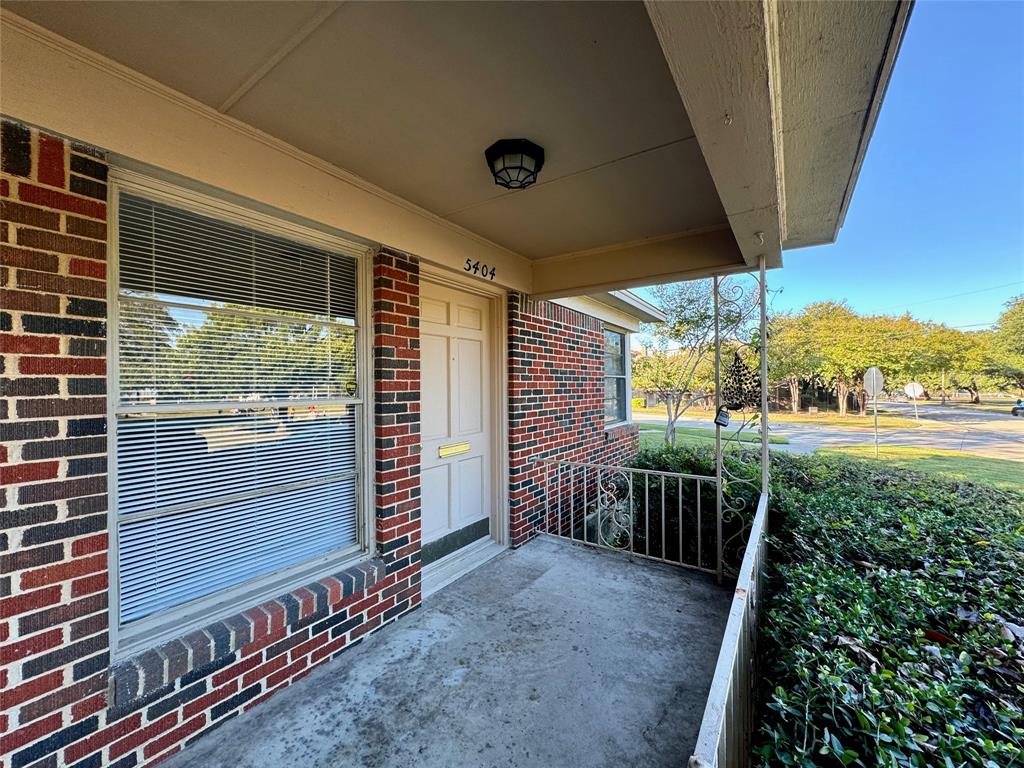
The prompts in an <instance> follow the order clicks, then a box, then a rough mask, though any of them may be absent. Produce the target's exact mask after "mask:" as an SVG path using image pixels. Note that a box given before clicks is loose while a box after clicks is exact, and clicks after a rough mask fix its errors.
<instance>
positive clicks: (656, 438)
mask: <svg viewBox="0 0 1024 768" xmlns="http://www.w3.org/2000/svg"><path fill="white" fill-rule="evenodd" d="M722 439H723V440H724V439H725V434H724V433H723V435H722ZM740 441H741V442H744V443H759V442H761V438H760V436H759V435H757V433H755V432H743V433H742V434H740ZM676 442H677V444H678V445H711V446H713V445H714V444H715V430H714V428H711V429H705V428H703V427H676ZM768 442H769V443H771V444H773V445H786V444H788V443H789V440H787V439H786V438H784V437H778V436H777V435H769V436H768ZM664 444H665V428H664V427H662V426H659V425H658V424H643V423H641V424H640V446H641V447H642V448H656V447H658V446H661V445H664Z"/></svg>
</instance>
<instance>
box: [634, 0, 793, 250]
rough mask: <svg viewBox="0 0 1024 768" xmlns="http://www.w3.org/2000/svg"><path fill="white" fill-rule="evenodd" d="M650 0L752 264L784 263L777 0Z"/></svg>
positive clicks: (676, 77)
mask: <svg viewBox="0 0 1024 768" xmlns="http://www.w3.org/2000/svg"><path fill="white" fill-rule="evenodd" d="M645 4H646V6H647V13H648V15H649V16H650V18H651V23H652V24H653V26H654V30H655V32H656V33H657V35H658V41H659V42H660V43H661V48H662V51H663V52H664V54H665V60H666V61H667V63H668V66H669V70H670V71H671V73H672V77H673V79H674V80H675V83H676V87H677V89H678V90H679V95H680V96H681V97H682V100H683V104H684V105H685V106H686V111H687V114H688V115H689V117H690V123H691V124H692V125H693V130H694V132H695V134H696V136H697V141H698V143H699V144H700V148H701V151H702V152H703V153H704V158H705V160H706V161H707V165H708V170H709V171H710V172H711V177H712V179H713V180H714V182H715V187H716V189H717V190H718V194H719V196H720V197H721V200H722V205H723V207H724V208H725V213H726V216H727V218H728V220H729V225H730V226H731V227H732V231H733V234H734V235H735V238H736V243H737V244H738V246H739V250H740V252H741V253H742V254H743V259H744V261H745V263H746V265H747V266H748V268H756V267H757V265H758V263H759V261H758V260H759V259H760V258H761V257H762V256H763V257H764V259H765V262H766V265H767V266H768V267H769V268H772V267H780V266H782V241H783V240H784V239H785V231H784V221H785V190H784V187H783V182H782V179H783V153H782V133H781V124H780V123H781V116H780V111H781V110H780V106H779V105H780V101H779V83H778V73H779V44H778V20H777V16H778V14H777V10H776V2H775V0H763V2H743V3H719V2H709V1H707V0H703V1H699V2H698V1H696V0H695V1H694V2H685V3H680V2H669V1H665V0H646V3H645Z"/></svg>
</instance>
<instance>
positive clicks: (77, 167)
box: [71, 155, 107, 183]
mask: <svg viewBox="0 0 1024 768" xmlns="http://www.w3.org/2000/svg"><path fill="white" fill-rule="evenodd" d="M71 171H72V172H73V173H78V174H81V175H82V176H89V177H90V178H93V179H96V180H97V181H102V182H104V183H105V182H106V181H107V165H106V163H99V162H96V161H95V160H93V159H92V158H89V157H83V156H82V155H71Z"/></svg>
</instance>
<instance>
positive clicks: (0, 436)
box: [0, 421, 59, 459]
mask: <svg viewBox="0 0 1024 768" xmlns="http://www.w3.org/2000/svg"><path fill="white" fill-rule="evenodd" d="M58 431H59V427H58V425H57V422H56V421H12V422H0V442H4V443H13V442H16V441H19V440H39V439H41V438H44V437H54V436H55V435H56V434H57V432H58ZM24 458H25V459H30V458H31V457H29V456H24Z"/></svg>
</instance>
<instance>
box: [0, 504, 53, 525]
mask: <svg viewBox="0 0 1024 768" xmlns="http://www.w3.org/2000/svg"><path fill="white" fill-rule="evenodd" d="M56 519H57V505H56V504H43V505H42V506H38V507H22V508H21V509H11V510H6V511H3V512H0V528H22V527H24V526H26V525H38V524H39V523H49V522H52V521H54V520H56Z"/></svg>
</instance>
